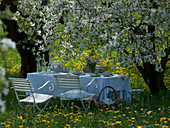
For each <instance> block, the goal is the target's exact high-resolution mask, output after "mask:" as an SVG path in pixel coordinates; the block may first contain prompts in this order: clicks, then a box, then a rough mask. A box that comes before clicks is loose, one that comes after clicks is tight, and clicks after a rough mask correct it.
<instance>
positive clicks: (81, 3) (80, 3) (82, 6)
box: [76, 0, 89, 11]
mask: <svg viewBox="0 0 170 128" xmlns="http://www.w3.org/2000/svg"><path fill="white" fill-rule="evenodd" d="M76 1H77V2H78V3H79V5H80V6H81V7H83V8H84V9H85V10H87V11H89V9H88V8H86V7H85V6H83V4H82V3H81V2H80V1H79V0H76Z"/></svg>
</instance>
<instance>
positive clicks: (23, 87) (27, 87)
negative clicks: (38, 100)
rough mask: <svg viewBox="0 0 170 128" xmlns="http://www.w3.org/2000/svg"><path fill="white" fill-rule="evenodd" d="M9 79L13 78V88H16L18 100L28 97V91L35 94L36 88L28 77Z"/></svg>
mask: <svg viewBox="0 0 170 128" xmlns="http://www.w3.org/2000/svg"><path fill="white" fill-rule="evenodd" d="M9 79H10V80H11V83H12V89H13V90H14V92H15V94H16V97H17V100H18V101H19V100H20V98H23V97H27V96H28V95H27V94H26V93H31V94H33V92H34V89H33V87H32V84H31V82H30V81H29V80H28V79H23V78H9ZM21 92H23V93H21Z"/></svg>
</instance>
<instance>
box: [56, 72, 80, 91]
mask: <svg viewBox="0 0 170 128" xmlns="http://www.w3.org/2000/svg"><path fill="white" fill-rule="evenodd" d="M54 77H55V78H56V85H57V87H58V88H59V89H82V88H83V87H82V85H81V80H80V77H79V76H77V75H54Z"/></svg>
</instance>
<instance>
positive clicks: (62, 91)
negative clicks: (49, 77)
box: [54, 75, 98, 111]
mask: <svg viewBox="0 0 170 128" xmlns="http://www.w3.org/2000/svg"><path fill="white" fill-rule="evenodd" d="M54 77H55V78H56V86H57V87H58V92H59V97H60V103H61V105H62V106H63V107H64V108H65V109H66V108H67V107H68V106H69V103H70V100H79V101H81V103H82V106H83V108H84V109H85V111H86V110H87V109H88V108H89V107H90V102H91V100H92V97H93V96H95V95H96V94H97V89H96V88H97V86H98V82H97V80H96V79H95V78H93V79H92V80H91V81H90V82H89V83H88V84H87V85H86V86H83V85H82V84H81V80H80V77H79V76H78V75H54ZM94 81H96V82H95V84H94V89H95V90H96V94H94V93H89V92H88V91H84V90H85V88H86V89H87V90H88V87H89V86H90V85H92V83H93V82H94ZM63 101H68V103H67V105H64V104H63ZM84 101H88V105H87V106H86V105H85V103H84Z"/></svg>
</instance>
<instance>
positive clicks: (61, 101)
mask: <svg viewBox="0 0 170 128" xmlns="http://www.w3.org/2000/svg"><path fill="white" fill-rule="evenodd" d="M64 101H66V100H61V99H60V103H61V105H60V106H63V108H64V109H67V108H68V106H69V104H70V100H68V101H67V102H68V103H67V105H66V107H65V105H64V103H63V102H64Z"/></svg>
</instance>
